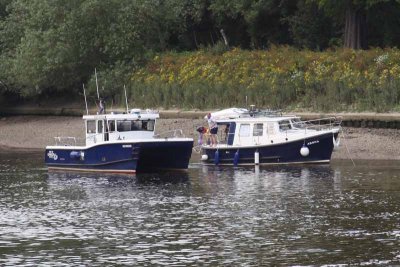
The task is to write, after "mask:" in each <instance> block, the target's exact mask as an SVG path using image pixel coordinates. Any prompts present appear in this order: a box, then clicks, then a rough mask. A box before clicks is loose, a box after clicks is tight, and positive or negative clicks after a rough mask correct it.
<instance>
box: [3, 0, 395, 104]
mask: <svg viewBox="0 0 400 267" xmlns="http://www.w3.org/2000/svg"><path fill="white" fill-rule="evenodd" d="M399 26H400V4H399V2H398V1H395V0H392V1H390V0H68V1H65V0H0V93H3V94H14V95H18V96H20V97H32V96H35V97H37V96H49V95H52V94H56V93H65V92H67V93H69V92H74V93H75V92H77V91H79V90H81V88H82V84H83V83H85V84H86V83H87V87H88V88H89V90H90V91H91V93H92V94H94V91H93V90H94V88H95V86H94V76H93V73H94V69H95V68H97V70H98V72H99V78H100V79H101V81H102V84H101V87H102V88H104V90H106V91H107V94H109V95H115V94H118V92H120V91H121V88H122V87H123V84H125V83H127V82H128V81H129V79H130V77H131V75H132V73H133V72H134V71H135V69H137V68H139V67H141V66H143V65H144V64H145V63H146V61H147V59H151V58H154V56H155V54H157V53H160V52H164V51H177V52H183V51H193V50H198V49H204V48H207V47H212V46H214V47H215V46H221V45H222V46H229V47H240V48H242V49H268V48H269V47H270V46H271V45H290V46H293V47H296V48H298V49H309V50H315V51H322V50H325V49H328V48H331V47H343V46H344V47H349V48H353V49H368V47H396V46H399V45H400V27H399Z"/></svg>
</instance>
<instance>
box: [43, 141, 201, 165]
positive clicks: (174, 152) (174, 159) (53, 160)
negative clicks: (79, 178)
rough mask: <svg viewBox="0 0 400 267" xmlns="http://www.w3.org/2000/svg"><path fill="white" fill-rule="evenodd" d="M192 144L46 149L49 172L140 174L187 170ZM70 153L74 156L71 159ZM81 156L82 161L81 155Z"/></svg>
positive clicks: (115, 145)
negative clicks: (73, 153) (61, 170)
mask: <svg viewBox="0 0 400 267" xmlns="http://www.w3.org/2000/svg"><path fill="white" fill-rule="evenodd" d="M192 147H193V142H192V141H185V142H182V141H179V142H178V141H177V142H173V141H168V142H143V143H124V144H121V143H119V144H99V145H97V146H94V147H91V148H88V149H81V150H77V149H68V147H63V148H62V149H58V148H55V149H46V152H45V162H46V165H47V166H48V167H49V169H70V170H78V171H104V172H120V171H127V172H139V171H152V170H159V169H186V168H187V167H188V164H189V160H190V156H191V152H192ZM71 152H75V153H76V154H77V156H75V157H71V156H70V154H71ZM81 152H83V153H84V157H83V158H81V157H80V156H79V155H80V153H81Z"/></svg>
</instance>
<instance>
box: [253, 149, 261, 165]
mask: <svg viewBox="0 0 400 267" xmlns="http://www.w3.org/2000/svg"><path fill="white" fill-rule="evenodd" d="M254 164H255V165H258V164H260V153H258V151H256V152H254Z"/></svg>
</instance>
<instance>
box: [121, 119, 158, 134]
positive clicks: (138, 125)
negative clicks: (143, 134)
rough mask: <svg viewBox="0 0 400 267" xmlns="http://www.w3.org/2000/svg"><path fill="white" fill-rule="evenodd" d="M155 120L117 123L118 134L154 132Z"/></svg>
mask: <svg viewBox="0 0 400 267" xmlns="http://www.w3.org/2000/svg"><path fill="white" fill-rule="evenodd" d="M154 124H155V121H154V120H149V121H140V120H119V121H117V131H118V132H129V131H153V130H154Z"/></svg>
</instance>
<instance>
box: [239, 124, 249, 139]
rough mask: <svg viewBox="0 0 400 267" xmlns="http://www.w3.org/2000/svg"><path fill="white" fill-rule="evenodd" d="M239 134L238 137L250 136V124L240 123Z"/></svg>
mask: <svg viewBox="0 0 400 267" xmlns="http://www.w3.org/2000/svg"><path fill="white" fill-rule="evenodd" d="M239 136H240V137H249V136H250V124H242V125H240V130H239Z"/></svg>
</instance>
